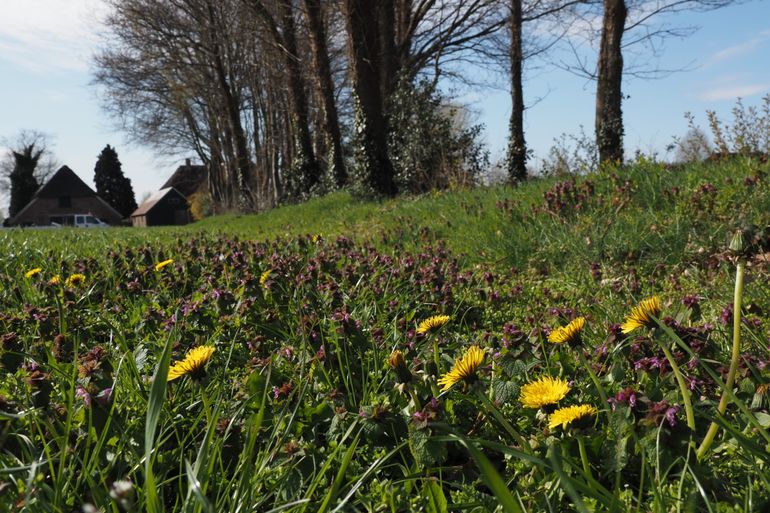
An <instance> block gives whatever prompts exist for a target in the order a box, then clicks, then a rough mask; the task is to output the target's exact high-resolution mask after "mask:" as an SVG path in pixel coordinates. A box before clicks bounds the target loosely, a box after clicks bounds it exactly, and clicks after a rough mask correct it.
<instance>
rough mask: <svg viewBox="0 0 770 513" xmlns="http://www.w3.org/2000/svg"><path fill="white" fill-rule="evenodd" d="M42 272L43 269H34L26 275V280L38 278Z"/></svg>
mask: <svg viewBox="0 0 770 513" xmlns="http://www.w3.org/2000/svg"><path fill="white" fill-rule="evenodd" d="M41 271H42V269H41V268H39V267H35V268H34V269H30V270H29V271H27V272H25V273H24V277H25V278H32V277H33V276H37V275H38V274H40V272H41Z"/></svg>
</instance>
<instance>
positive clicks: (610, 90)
mask: <svg viewBox="0 0 770 513" xmlns="http://www.w3.org/2000/svg"><path fill="white" fill-rule="evenodd" d="M741 1H743V0H589V1H587V2H585V4H586V5H585V9H584V10H583V11H582V12H581V13H580V14H579V16H580V17H581V22H582V23H583V25H584V27H585V29H584V31H583V41H585V42H587V43H588V44H589V45H591V46H593V44H594V43H595V42H596V41H599V47H598V59H597V60H596V66H595V67H593V68H592V67H591V66H589V64H588V62H589V59H588V58H587V57H585V55H584V54H583V53H582V52H581V51H580V45H579V44H575V43H574V42H573V43H572V44H571V48H572V53H573V55H574V57H575V59H574V61H573V62H571V63H568V64H564V63H562V66H563V67H564V68H565V69H567V70H569V71H572V72H574V73H577V74H579V75H581V76H584V77H587V78H590V79H593V80H596V83H597V84H596V118H595V133H596V142H597V146H598V148H599V157H600V161H601V162H622V161H623V131H624V129H623V114H622V102H623V92H622V82H623V77H624V76H634V77H640V78H660V77H663V76H667V75H669V74H670V73H673V72H675V71H681V70H682V69H684V68H680V69H663V68H661V67H659V66H655V65H653V66H652V67H650V66H649V64H648V62H649V61H650V57H651V56H652V57H658V56H659V55H660V54H661V53H662V49H663V44H664V42H665V40H666V39H668V38H671V37H685V36H687V35H689V34H691V33H692V32H693V31H694V30H696V29H697V28H696V27H693V26H671V25H668V24H666V23H664V22H657V20H658V19H660V18H661V16H663V15H666V14H674V13H679V12H685V11H709V10H713V9H719V8H722V7H725V6H727V5H730V4H734V3H738V2H741ZM596 20H601V27H600V28H597V27H596V26H595V23H594V22H595V21H596ZM638 48H641V49H642V50H643V52H640V54H645V59H644V61H645V63H644V64H641V65H639V64H637V63H632V64H631V65H629V64H628V63H627V62H625V59H624V56H625V55H626V54H628V53H631V52H633V51H634V49H638Z"/></svg>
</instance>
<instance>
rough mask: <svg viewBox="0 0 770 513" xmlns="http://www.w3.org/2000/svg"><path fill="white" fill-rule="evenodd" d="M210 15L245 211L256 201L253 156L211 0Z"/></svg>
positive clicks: (242, 206)
mask: <svg viewBox="0 0 770 513" xmlns="http://www.w3.org/2000/svg"><path fill="white" fill-rule="evenodd" d="M207 6H208V15H209V23H210V30H211V38H212V46H213V49H214V51H213V61H214V70H215V72H216V76H217V81H218V83H219V86H220V92H221V93H222V99H223V101H224V103H225V109H226V111H227V118H228V119H227V120H228V124H229V127H230V129H231V131H232V137H233V146H234V150H235V158H236V162H235V182H236V183H235V185H236V186H237V189H238V195H239V198H238V200H239V207H240V208H241V209H242V210H244V211H251V210H253V208H254V202H253V198H252V195H251V188H250V187H249V177H250V175H251V157H250V155H249V149H248V144H247V142H246V133H245V131H244V130H243V124H242V123H241V105H240V98H239V96H238V92H237V91H235V90H233V88H232V87H231V84H230V80H229V77H228V73H227V70H226V69H225V63H224V59H223V57H222V53H221V52H222V45H221V43H220V41H219V40H217V37H218V34H217V33H216V29H215V27H217V23H216V14H215V12H214V7H213V5H212V4H211V3H210V2H209V3H208V4H207Z"/></svg>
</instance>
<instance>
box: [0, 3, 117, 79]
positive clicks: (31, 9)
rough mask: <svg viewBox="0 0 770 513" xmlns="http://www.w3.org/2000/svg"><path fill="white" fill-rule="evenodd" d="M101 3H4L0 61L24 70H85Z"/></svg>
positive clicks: (104, 8) (0, 36) (0, 32)
mask: <svg viewBox="0 0 770 513" xmlns="http://www.w3.org/2000/svg"><path fill="white" fill-rule="evenodd" d="M105 10H106V6H105V4H104V2H103V0H3V2H2V8H1V12H2V14H0V59H2V60H5V61H8V62H10V63H12V64H14V65H17V66H22V67H24V68H26V69H29V70H32V71H36V72H44V71H51V70H52V69H58V70H78V71H83V70H85V69H87V68H88V60H89V58H90V55H91V52H92V49H93V47H94V44H95V41H96V34H97V31H98V30H99V28H100V24H99V20H101V18H102V16H103V14H104V12H105Z"/></svg>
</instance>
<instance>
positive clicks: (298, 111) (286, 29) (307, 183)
mask: <svg viewBox="0 0 770 513" xmlns="http://www.w3.org/2000/svg"><path fill="white" fill-rule="evenodd" d="M277 4H278V5H277V7H278V10H279V12H278V13H277V16H274V15H273V14H272V13H271V11H270V9H268V7H267V5H266V4H265V3H263V1H262V0H249V5H250V6H251V7H252V8H253V9H254V11H255V13H256V14H257V15H258V16H260V17H261V18H262V20H263V22H264V23H265V25H266V27H267V29H268V33H269V34H270V35H271V36H272V39H273V43H274V44H275V45H276V46H277V47H278V48H280V49H281V54H282V58H283V64H284V66H285V69H286V80H287V85H288V88H287V90H288V93H289V104H290V106H291V109H292V112H291V129H292V135H293V138H294V141H295V144H296V150H297V151H296V155H295V157H296V158H295V161H294V162H292V167H293V168H294V170H295V172H296V173H297V174H298V175H299V176H298V177H297V178H299V189H300V191H299V192H300V193H302V194H305V193H308V192H310V190H311V189H312V188H313V187H314V186H315V185H316V184H318V182H319V181H320V180H321V166H320V164H319V163H318V161H317V160H316V155H315V151H314V149H313V144H312V139H311V136H310V120H309V115H308V96H307V93H306V91H305V84H304V81H303V77H302V57H301V55H300V53H299V47H298V44H297V29H296V24H295V19H294V14H295V13H294V11H295V9H294V3H293V1H292V0H280V1H279V2H277ZM276 18H277V19H276Z"/></svg>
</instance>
